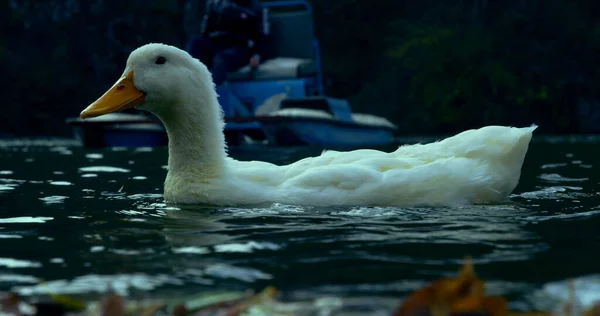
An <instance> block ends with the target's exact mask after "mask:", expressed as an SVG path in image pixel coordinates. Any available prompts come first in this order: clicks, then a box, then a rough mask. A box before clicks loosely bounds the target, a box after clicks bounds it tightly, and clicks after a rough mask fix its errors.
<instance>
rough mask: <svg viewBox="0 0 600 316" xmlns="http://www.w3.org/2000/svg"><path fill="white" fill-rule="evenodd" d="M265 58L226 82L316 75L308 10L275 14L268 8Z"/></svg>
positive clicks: (231, 75)
mask: <svg viewBox="0 0 600 316" xmlns="http://www.w3.org/2000/svg"><path fill="white" fill-rule="evenodd" d="M268 16H269V36H268V38H267V42H266V44H265V50H266V56H264V60H263V61H262V62H261V64H260V65H259V67H258V68H257V69H256V71H254V73H252V72H251V71H250V66H244V67H242V68H240V69H238V70H237V71H236V72H232V73H229V74H227V79H228V80H230V81H247V80H280V79H291V78H302V77H310V76H316V75H317V64H316V63H315V58H316V51H315V46H314V45H313V40H314V30H313V19H312V14H311V12H310V11H308V10H300V11H282V12H277V9H276V8H269V13H268Z"/></svg>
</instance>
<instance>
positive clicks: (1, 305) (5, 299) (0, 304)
mask: <svg viewBox="0 0 600 316" xmlns="http://www.w3.org/2000/svg"><path fill="white" fill-rule="evenodd" d="M20 302H21V300H20V299H19V297H18V296H17V295H16V294H13V293H8V294H6V295H5V296H2V297H0V312H2V313H9V315H20V312H19V303H20Z"/></svg>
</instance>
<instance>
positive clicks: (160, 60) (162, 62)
mask: <svg viewBox="0 0 600 316" xmlns="http://www.w3.org/2000/svg"><path fill="white" fill-rule="evenodd" d="M166 62H167V59H166V58H164V57H162V56H158V57H156V60H155V61H154V63H155V64H157V65H162V64H164V63H166Z"/></svg>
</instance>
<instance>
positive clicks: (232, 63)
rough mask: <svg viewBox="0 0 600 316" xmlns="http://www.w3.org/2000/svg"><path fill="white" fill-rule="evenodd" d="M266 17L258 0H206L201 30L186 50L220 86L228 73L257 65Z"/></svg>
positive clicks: (264, 32)
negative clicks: (203, 65) (207, 69)
mask: <svg viewBox="0 0 600 316" xmlns="http://www.w3.org/2000/svg"><path fill="white" fill-rule="evenodd" d="M266 20H267V13H266V11H264V10H263V6H262V4H261V2H260V0H207V1H206V7H205V10H204V17H203V19H202V26H201V29H200V33H199V34H198V35H195V36H193V37H192V39H191V40H190V42H189V43H188V49H187V50H188V52H189V53H190V55H192V56H193V57H195V58H198V59H199V60H200V61H202V62H203V63H204V64H205V65H206V66H207V67H208V68H209V69H210V71H211V73H212V75H213V80H214V82H215V84H216V85H217V86H219V85H221V84H222V83H224V82H225V80H226V76H227V73H229V72H232V71H235V70H237V69H239V68H241V67H243V66H245V65H249V66H250V67H251V69H255V68H256V67H258V65H259V63H260V61H261V57H262V56H263V55H264V51H265V49H264V46H265V40H266V37H267V36H268V33H269V31H268V23H267V22H266Z"/></svg>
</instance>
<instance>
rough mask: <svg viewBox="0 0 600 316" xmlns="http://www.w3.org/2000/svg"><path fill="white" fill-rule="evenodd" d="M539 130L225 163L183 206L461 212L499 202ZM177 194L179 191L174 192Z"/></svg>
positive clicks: (190, 186)
mask: <svg viewBox="0 0 600 316" xmlns="http://www.w3.org/2000/svg"><path fill="white" fill-rule="evenodd" d="M535 129H536V126H532V127H528V128H512V127H502V126H487V127H484V128H481V129H477V130H469V131H465V132H463V133H461V134H458V135H456V136H454V137H450V138H447V139H445V140H442V141H440V142H435V143H430V144H424V145H421V144H417V145H406V146H402V147H399V148H398V149H397V150H396V151H394V152H391V153H386V152H381V151H377V150H365V149H363V150H355V151H349V152H338V151H326V152H324V153H323V154H322V155H320V156H317V157H310V158H305V159H302V160H299V161H297V162H294V163H292V164H289V165H283V166H278V165H274V164H270V163H266V162H261V161H237V160H234V159H231V158H228V159H227V163H226V164H225V166H226V170H227V171H226V172H225V173H224V174H223V176H222V177H220V178H218V179H214V180H212V181H209V182H207V183H200V182H197V181H193V182H191V183H182V184H181V185H182V187H181V190H184V191H187V193H185V194H184V195H185V196H187V197H188V198H189V201H187V202H194V201H202V202H204V203H210V204H221V205H237V204H255V203H262V202H280V203H287V204H304V205H380V206H382V205H397V206H415V205H446V206H449V205H459V204H465V203H489V202H501V201H503V200H505V199H506V198H507V196H508V195H509V194H510V192H512V190H513V189H514V188H515V187H516V185H517V184H518V182H519V177H520V172H521V166H522V163H523V160H524V157H525V154H526V152H527V148H528V145H529V142H530V139H531V136H532V132H533V130H535ZM178 191H179V190H178Z"/></svg>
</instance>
